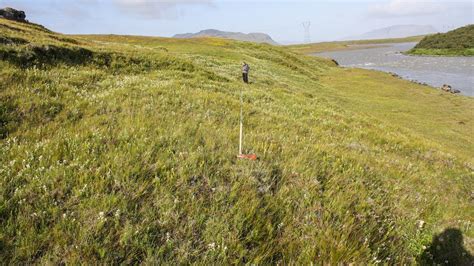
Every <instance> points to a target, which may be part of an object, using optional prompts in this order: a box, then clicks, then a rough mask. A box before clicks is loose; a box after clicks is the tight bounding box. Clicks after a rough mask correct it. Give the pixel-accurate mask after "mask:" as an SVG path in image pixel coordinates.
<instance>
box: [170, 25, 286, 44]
mask: <svg viewBox="0 0 474 266" xmlns="http://www.w3.org/2000/svg"><path fill="white" fill-rule="evenodd" d="M197 37H216V38H225V39H233V40H239V41H247V42H256V43H269V44H273V45H277V44H278V43H277V42H275V41H274V40H273V39H272V37H270V36H269V35H268V34H265V33H249V34H245V33H241V32H228V31H220V30H214V29H209V30H202V31H200V32H198V33H184V34H176V35H174V36H173V38H197Z"/></svg>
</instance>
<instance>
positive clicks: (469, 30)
mask: <svg viewBox="0 0 474 266" xmlns="http://www.w3.org/2000/svg"><path fill="white" fill-rule="evenodd" d="M408 53H409V54H413V55H447V56H474V25H467V26H465V27H461V28H458V29H455V30H452V31H449V32H447V33H438V34H435V35H430V36H427V37H425V38H423V40H421V41H420V42H419V43H418V44H417V45H416V46H415V47H414V48H413V49H412V50H410V51H409V52H408Z"/></svg>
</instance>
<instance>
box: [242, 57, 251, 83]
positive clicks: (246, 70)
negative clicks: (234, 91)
mask: <svg viewBox="0 0 474 266" xmlns="http://www.w3.org/2000/svg"><path fill="white" fill-rule="evenodd" d="M249 71H250V66H249V65H248V64H247V63H245V62H244V63H243V65H242V78H243V79H244V82H245V83H247V84H248V83H249Z"/></svg>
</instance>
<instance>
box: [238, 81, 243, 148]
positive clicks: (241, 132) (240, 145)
mask: <svg viewBox="0 0 474 266" xmlns="http://www.w3.org/2000/svg"><path fill="white" fill-rule="evenodd" d="M243 105H244V101H243V91H242V87H240V137H239V155H242V138H243V133H244V113H243Z"/></svg>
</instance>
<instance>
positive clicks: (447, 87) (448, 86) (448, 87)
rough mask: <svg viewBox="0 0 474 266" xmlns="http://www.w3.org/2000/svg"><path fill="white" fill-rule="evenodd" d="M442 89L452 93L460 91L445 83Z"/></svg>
mask: <svg viewBox="0 0 474 266" xmlns="http://www.w3.org/2000/svg"><path fill="white" fill-rule="evenodd" d="M441 89H442V90H443V91H445V92H450V93H460V92H461V91H460V90H456V89H453V88H452V87H451V86H450V85H448V84H444V85H443V86H442V87H441Z"/></svg>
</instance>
